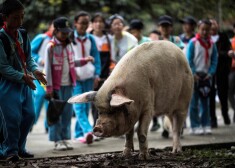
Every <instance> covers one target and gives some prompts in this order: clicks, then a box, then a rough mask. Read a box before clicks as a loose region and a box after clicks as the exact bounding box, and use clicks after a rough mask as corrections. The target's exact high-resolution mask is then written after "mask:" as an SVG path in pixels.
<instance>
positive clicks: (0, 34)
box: [0, 32, 11, 58]
mask: <svg viewBox="0 0 235 168" xmlns="http://www.w3.org/2000/svg"><path fill="white" fill-rule="evenodd" d="M0 39H1V41H2V44H3V48H4V51H5V53H6V55H7V58H8V57H9V55H10V54H11V44H10V41H9V39H8V37H7V35H6V34H5V33H3V32H0Z"/></svg>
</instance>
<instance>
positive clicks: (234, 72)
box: [228, 23, 235, 123]
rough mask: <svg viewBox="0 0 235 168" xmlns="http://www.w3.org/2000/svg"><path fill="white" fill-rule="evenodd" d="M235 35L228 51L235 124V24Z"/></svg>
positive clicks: (234, 31) (230, 93)
mask: <svg viewBox="0 0 235 168" xmlns="http://www.w3.org/2000/svg"><path fill="white" fill-rule="evenodd" d="M233 33H234V36H233V37H232V39H231V40H230V41H231V46H232V50H229V51H228V55H229V56H230V57H232V67H231V71H230V74H229V91H228V98H229V102H230V105H231V107H232V109H233V123H235V23H234V24H233Z"/></svg>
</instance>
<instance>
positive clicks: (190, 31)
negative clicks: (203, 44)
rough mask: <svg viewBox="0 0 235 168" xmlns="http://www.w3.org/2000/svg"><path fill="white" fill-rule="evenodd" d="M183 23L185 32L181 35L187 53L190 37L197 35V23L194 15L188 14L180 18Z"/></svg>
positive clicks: (184, 50)
mask: <svg viewBox="0 0 235 168" xmlns="http://www.w3.org/2000/svg"><path fill="white" fill-rule="evenodd" d="M180 23H181V24H182V29H183V33H182V34H181V35H180V36H179V37H180V39H181V41H182V42H183V43H184V49H183V52H184V53H185V54H186V49H187V45H188V42H189V40H190V39H192V38H193V37H194V36H195V32H194V31H195V27H196V25H197V22H196V20H195V19H194V17H192V16H186V17H185V18H184V19H181V20H180Z"/></svg>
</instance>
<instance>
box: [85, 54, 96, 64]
mask: <svg viewBox="0 0 235 168" xmlns="http://www.w3.org/2000/svg"><path fill="white" fill-rule="evenodd" d="M85 60H86V61H87V62H92V63H93V62H94V61H95V59H94V57H92V56H87V57H86V58H85Z"/></svg>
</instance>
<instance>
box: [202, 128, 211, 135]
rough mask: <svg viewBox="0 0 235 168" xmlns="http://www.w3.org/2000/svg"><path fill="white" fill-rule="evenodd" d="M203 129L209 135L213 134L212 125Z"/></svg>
mask: <svg viewBox="0 0 235 168" xmlns="http://www.w3.org/2000/svg"><path fill="white" fill-rule="evenodd" d="M203 131H204V134H207V135H210V134H212V132H211V127H204V128H203Z"/></svg>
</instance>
